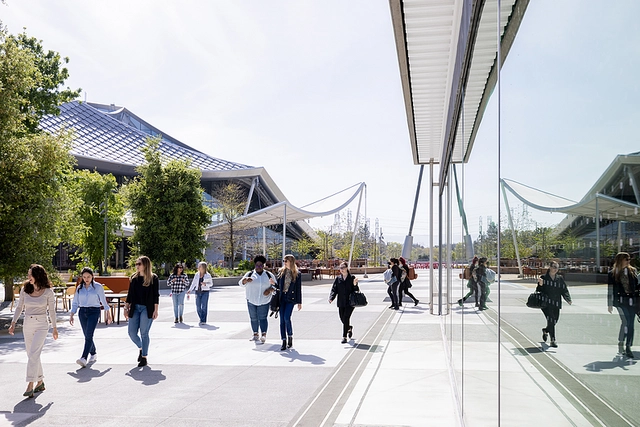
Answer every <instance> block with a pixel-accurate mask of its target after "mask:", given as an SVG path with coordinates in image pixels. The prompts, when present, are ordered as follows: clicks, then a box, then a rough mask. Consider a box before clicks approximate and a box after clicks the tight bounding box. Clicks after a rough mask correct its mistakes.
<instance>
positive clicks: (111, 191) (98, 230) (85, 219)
mask: <svg viewBox="0 0 640 427" xmlns="http://www.w3.org/2000/svg"><path fill="white" fill-rule="evenodd" d="M75 178H76V186H77V194H79V196H80V198H81V200H82V204H81V206H80V208H79V209H78V218H80V220H81V222H82V224H83V225H84V227H83V233H82V235H81V236H80V239H79V241H78V242H74V243H77V244H78V245H79V246H80V247H81V250H82V255H84V256H86V257H87V258H88V259H89V260H90V264H92V265H93V266H101V265H102V261H103V257H104V220H105V214H104V213H105V212H104V209H105V204H106V209H107V212H106V214H107V215H106V216H107V256H108V257H110V256H111V255H112V254H113V253H114V252H115V250H116V247H115V244H116V243H117V242H118V241H119V240H120V237H118V236H117V235H116V232H117V231H118V230H119V229H120V227H121V226H122V218H123V217H124V203H123V201H122V197H121V195H120V194H118V192H117V188H118V184H117V182H116V179H115V177H114V176H113V175H111V174H108V175H101V174H99V173H97V172H90V171H87V170H79V171H76V173H75ZM101 273H103V272H101Z"/></svg>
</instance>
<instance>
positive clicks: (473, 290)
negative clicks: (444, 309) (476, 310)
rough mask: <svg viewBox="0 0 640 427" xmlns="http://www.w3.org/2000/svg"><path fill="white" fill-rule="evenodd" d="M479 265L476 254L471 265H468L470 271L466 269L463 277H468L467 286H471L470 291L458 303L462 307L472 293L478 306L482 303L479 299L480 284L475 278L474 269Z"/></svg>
mask: <svg viewBox="0 0 640 427" xmlns="http://www.w3.org/2000/svg"><path fill="white" fill-rule="evenodd" d="M477 266H478V257H477V256H474V257H473V260H471V265H469V267H467V269H468V272H466V270H467V269H465V273H463V277H462V278H463V279H467V288H469V292H467V294H466V295H465V296H464V297H462V298H461V299H459V300H458V305H459V306H460V307H462V306H463V305H464V303H465V302H466V301H467V300H468V299H469V297H471V295H473V296H474V297H475V300H476V307H480V303H479V301H478V296H479V292H478V284H477V283H476V281H475V279H474V278H473V270H475V269H476V267H477Z"/></svg>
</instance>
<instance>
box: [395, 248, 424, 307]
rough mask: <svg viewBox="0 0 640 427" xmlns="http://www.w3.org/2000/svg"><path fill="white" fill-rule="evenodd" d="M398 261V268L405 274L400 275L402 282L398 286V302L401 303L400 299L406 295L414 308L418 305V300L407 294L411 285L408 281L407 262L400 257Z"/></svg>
mask: <svg viewBox="0 0 640 427" xmlns="http://www.w3.org/2000/svg"><path fill="white" fill-rule="evenodd" d="M398 261H400V268H401V269H403V270H404V272H405V274H402V277H404V280H403V281H402V283H400V285H399V286H398V294H399V297H398V298H399V302H400V303H402V299H403V298H404V295H403V294H406V295H408V296H409V298H411V299H412V300H413V306H414V307H415V306H416V305H418V303H419V302H420V300H418V298H416V297H414V296H413V294H412V293H411V292H409V289H410V288H411V287H412V286H413V285H412V284H411V280H409V266H408V265H407V260H405V259H404V258H403V257H400V258H399V259H398Z"/></svg>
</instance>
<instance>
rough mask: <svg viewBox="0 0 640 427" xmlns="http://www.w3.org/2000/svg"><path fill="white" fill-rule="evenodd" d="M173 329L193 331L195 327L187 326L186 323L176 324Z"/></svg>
mask: <svg viewBox="0 0 640 427" xmlns="http://www.w3.org/2000/svg"><path fill="white" fill-rule="evenodd" d="M173 327H174V328H176V329H191V328H193V326H191V325H187V324H186V323H174V324H173Z"/></svg>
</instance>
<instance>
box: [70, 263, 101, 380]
mask: <svg viewBox="0 0 640 427" xmlns="http://www.w3.org/2000/svg"><path fill="white" fill-rule="evenodd" d="M80 276H81V277H82V281H81V282H80V283H79V284H78V286H77V287H76V293H75V294H74V295H73V303H71V314H70V315H69V323H70V324H71V326H73V315H74V314H76V312H78V318H79V319H80V326H82V333H83V334H84V348H83V349H82V356H80V359H78V360H76V363H77V364H78V365H80V366H82V367H83V368H84V367H85V366H87V363H95V362H96V360H98V356H97V354H96V345H95V343H94V342H93V333H94V332H95V330H96V326H98V320H100V310H101V308H104V310H105V314H106V322H107V324H109V323H110V322H111V310H110V309H109V303H108V302H107V298H106V297H105V295H104V288H103V286H102V284H101V283H98V282H96V281H94V280H93V270H92V269H91V268H89V267H85V268H83V269H82V271H81V272H80ZM78 310H80V311H78ZM89 355H91V356H90V357H89ZM87 358H88V359H89V360H88V361H87Z"/></svg>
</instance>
